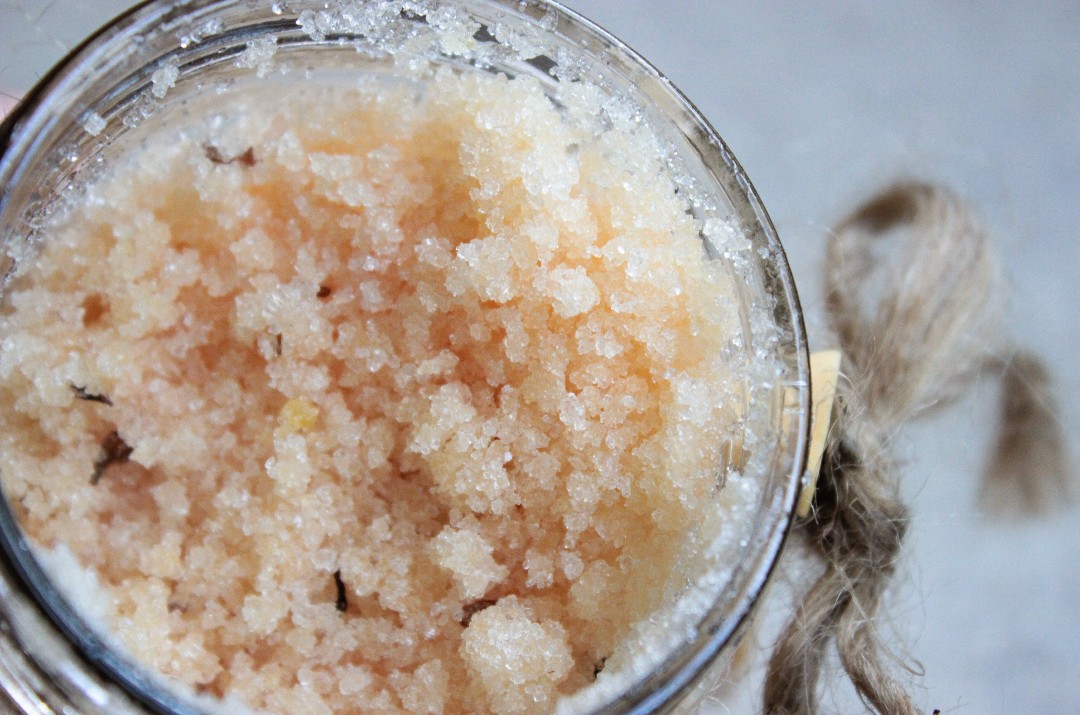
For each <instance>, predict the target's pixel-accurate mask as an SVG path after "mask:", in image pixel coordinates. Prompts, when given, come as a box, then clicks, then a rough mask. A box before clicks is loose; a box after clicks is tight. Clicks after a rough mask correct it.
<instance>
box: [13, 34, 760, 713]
mask: <svg viewBox="0 0 1080 715" xmlns="http://www.w3.org/2000/svg"><path fill="white" fill-rule="evenodd" d="M316 20H317V18H307V19H306V20H305V21H310V22H313V23H314V22H316ZM313 31H314V30H313ZM522 41H524V39H523V40H522ZM272 54H273V48H272V46H271V45H266V44H265V43H264V44H263V45H258V46H256V45H255V44H254V43H253V44H252V45H250V46H249V48H248V51H247V52H245V54H244V56H243V58H242V60H241V61H243V62H246V63H248V64H250V65H251V66H253V67H258V68H262V67H264V66H268V65H266V64H265V62H268V61H269V59H270V58H271V57H272ZM172 79H175V77H173V78H172ZM159 80H160V81H159ZM170 81H171V80H170V79H169V77H166V76H164V75H162V76H161V77H159V78H157V79H155V83H154V86H155V93H156V88H157V87H158V86H160V87H162V88H165V86H166V84H169V82H170ZM575 91H576V90H575ZM163 92H164V90H163ZM214 101H215V102H216V104H215V113H216V115H217V117H219V119H218V120H217V121H216V122H215V123H207V124H202V123H199V122H198V121H197V120H190V119H189V120H186V121H187V122H188V123H187V124H186V125H184V126H182V127H179V128H177V127H175V126H171V125H169V126H167V130H164V131H162V133H161V134H160V135H154V134H153V133H152V132H149V130H147V134H146V135H145V136H144V138H143V141H144V142H145V144H144V146H145V148H143V149H142V150H141V151H140V153H138V154H137V155H136V156H133V157H131V158H130V159H125V160H120V161H118V162H117V163H115V164H114V165H113V166H112V167H111V168H110V169H109V171H108V172H107V173H105V174H103V175H102V176H101V178H100V179H99V180H97V182H96V183H95V184H94V185H92V186H90V187H88V189H87V194H86V200H85V201H84V202H82V203H80V204H79V205H77V206H74V207H72V208H71V209H70V210H69V211H68V212H67V214H66V215H65V216H63V217H62V218H61V219H60V220H58V221H56V222H55V223H54V224H52V225H51V226H50V227H49V228H48V230H47V234H48V235H47V236H45V237H44V240H43V241H42V247H43V248H42V251H41V254H40V256H39V257H38V259H37V260H36V262H35V264H34V266H33V268H32V269H30V270H27V271H24V273H23V274H22V275H21V276H20V277H19V278H17V279H16V280H15V281H14V282H13V283H12V284H11V286H10V288H9V290H8V291H7V294H6V296H5V302H4V306H3V322H2V325H0V340H2V341H3V344H4V346H5V349H4V352H3V354H2V356H0V399H2V400H3V401H4V404H6V405H9V406H10V409H7V410H4V411H3V412H2V413H0V455H2V460H3V464H2V465H0V467H2V469H0V471H2V473H3V479H4V489H5V492H6V494H7V495H8V497H9V498H10V500H11V503H12V505H13V508H14V509H15V510H16V512H17V513H18V516H19V518H20V520H21V523H22V525H23V527H24V529H25V531H26V532H27V533H28V534H29V535H30V536H31V538H32V539H33V540H34V541H35V542H36V543H37V544H39V545H40V546H41V547H42V548H43V549H51V550H53V552H54V553H56V554H58V555H59V556H57V558H54V559H52V560H51V561H50V563H51V564H52V565H54V566H55V565H56V564H58V563H60V562H64V561H65V560H66V562H70V563H77V564H78V565H79V566H78V567H72V568H71V569H64V568H63V567H62V564H61V565H60V566H58V567H57V568H55V569H54V571H56V572H57V573H60V572H62V571H68V572H70V573H76V574H82V576H79V577H78V578H75V577H72V578H75V580H76V581H78V583H84V584H91V585H92V586H93V587H92V588H89V590H91V591H93V592H94V593H95V594H97V595H96V596H95V597H94V598H93V599H92V600H93V602H95V603H98V606H95V607H94V608H93V609H92V614H93V616H94V618H95V619H97V620H99V621H103V624H102V627H103V628H105V629H107V630H109V631H110V632H111V633H113V634H114V635H115V637H116V638H117V639H119V640H120V641H121V642H122V643H123V644H124V647H125V648H126V649H127V650H128V651H129V652H130V653H131V654H132V655H133V656H134V657H135V658H137V659H138V660H139V661H140V662H142V663H144V664H145V665H146V666H147V667H149V668H151V669H153V670H156V671H159V672H160V673H162V674H163V675H165V676H166V677H168V678H171V679H174V680H175V681H177V682H180V683H184V684H186V685H187V686H190V687H191V688H194V689H195V690H197V691H198V692H200V693H204V694H205V695H207V696H218V697H228V698H232V699H233V700H234V701H242V702H245V703H246V704H247V705H248V706H250V707H252V708H254V709H258V710H263V711H270V712H278V713H292V712H323V711H327V710H329V711H336V712H349V711H351V709H352V708H354V707H355V704H356V703H358V702H362V703H364V704H365V708H366V709H368V710H370V711H397V710H398V709H403V710H405V711H408V712H443V713H447V714H448V715H449V714H450V713H466V712H467V713H482V712H493V713H513V714H516V713H532V712H546V711H551V710H552V709H553V708H555V707H556V703H557V702H559V701H560V699H565V698H566V697H567V696H569V695H571V694H574V693H578V692H580V691H581V690H582V689H584V688H587V687H589V686H591V685H592V684H593V682H594V680H596V681H597V686H600V685H602V683H601V681H603V682H604V683H609V684H610V683H612V682H615V681H612V680H611V678H613V677H615V676H614V674H615V673H617V672H619V669H620V668H625V669H626V670H627V672H632V671H633V670H634V668H638V667H646V666H643V665H640V664H638V665H635V663H638V661H637V660H635V659H636V658H639V657H643V653H645V651H647V649H644V650H643V649H641V648H638V646H637V645H636V644H640V643H649V642H652V643H658V642H662V641H663V639H662V638H661V639H657V638H654V637H652V636H648V635H647V634H648V633H649V630H648V628H649V627H648V625H647V624H648V623H649V622H650V620H649V619H650V617H651V614H655V613H656V612H657V609H658V608H659V607H660V606H661V605H662V604H663V603H665V601H666V600H670V599H671V598H673V596H674V595H677V592H678V591H679V588H680V584H682V583H685V582H686V579H687V578H688V575H689V574H691V573H692V572H693V571H694V569H695V568H696V566H695V565H694V564H695V563H697V562H693V561H692V560H688V557H687V554H688V553H693V552H694V551H695V550H697V549H698V547H699V546H700V550H701V551H707V550H708V545H709V544H712V543H713V542H714V541H715V540H716V539H717V534H718V533H719V531H720V528H719V527H718V526H715V525H716V524H717V523H719V522H723V520H724V518H725V517H724V516H723V513H722V512H719V511H718V510H719V509H720V507H719V506H718V504H720V503H721V502H718V497H717V484H718V481H719V479H720V474H721V472H722V470H723V468H724V466H723V465H725V464H726V462H725V455H727V454H728V453H729V441H730V440H731V439H732V436H733V431H732V425H733V424H734V423H736V422H737V421H738V420H739V419H740V417H741V412H740V409H741V408H740V407H739V405H740V404H741V397H740V395H739V394H737V393H733V391H732V390H733V388H731V387H730V385H731V384H732V383H733V382H737V381H733V380H731V379H730V378H729V376H728V372H729V368H728V367H727V365H726V364H725V362H724V358H723V357H722V356H723V355H724V354H725V349H726V347H727V346H728V344H729V341H731V340H732V338H734V337H736V336H737V332H736V331H737V329H738V325H739V321H738V315H737V312H736V310H735V309H734V308H733V307H731V306H734V305H735V300H734V298H733V297H732V296H733V293H734V288H733V286H732V285H731V279H730V278H729V277H728V273H726V272H725V268H724V266H723V265H721V264H719V263H714V262H710V261H708V260H706V258H705V254H704V250H703V246H702V242H701V239H700V237H699V228H700V227H699V225H698V223H697V222H696V220H695V219H694V218H692V216H691V215H689V213H688V212H687V205H686V204H685V202H684V200H683V199H682V198H680V196H679V195H678V193H677V192H676V191H675V187H674V185H673V184H672V182H671V181H670V180H669V179H667V178H666V176H667V173H666V170H665V168H664V164H663V161H662V159H661V157H660V156H659V155H658V154H657V153H656V151H655V150H654V149H653V148H652V145H651V144H650V143H649V142H648V141H644V140H643V139H641V137H640V136H639V134H640V133H639V132H637V131H636V130H634V129H633V128H632V127H631V125H632V122H626V125H627V128H626V130H625V131H624V130H619V129H616V130H610V131H608V132H597V131H595V129H596V127H595V123H594V120H592V119H591V117H592V115H577V114H574V112H573V110H572V108H571V109H566V110H564V111H562V112H561V113H560V111H559V110H557V109H556V108H555V105H554V104H553V103H552V102H551V101H550V100H549V99H548V98H547V97H546V96H545V95H544V93H543V92H542V91H541V89H540V86H539V85H538V84H536V83H535V82H533V81H531V80H527V79H520V80H514V81H509V80H507V79H506V78H504V77H500V76H480V75H476V76H473V75H464V76H463V75H457V74H453V73H451V72H448V71H442V72H440V73H439V74H438V75H437V76H436V77H434V78H433V79H432V80H431V81H430V82H427V83H424V84H422V85H407V84H404V83H400V82H399V83H385V84H382V83H379V82H367V83H364V84H362V85H361V86H360V87H359V88H353V89H343V88H334V87H332V86H330V85H320V84H319V83H318V82H315V81H312V82H310V83H309V85H308V86H307V87H306V88H304V89H303V90H291V91H290V92H289V93H287V94H286V93H275V92H274V91H273V89H272V88H271V89H269V90H267V89H257V88H254V87H250V88H245V87H244V86H243V85H239V86H238V88H237V89H234V90H233V91H231V92H229V93H226V94H222V95H220V96H217V97H215V99H214ZM572 104H573V102H570V100H569V99H568V100H567V105H566V106H571V105H572ZM579 104H580V106H581V107H585V108H586V109H588V107H589V106H590V105H589V104H588V103H587V102H584V101H582V102H579ZM588 111H592V110H591V109H588ZM192 115H193V116H195V113H192ZM146 126H147V127H149V126H150V124H149V123H148V124H147V125H146ZM729 482H730V480H729ZM729 486H730V483H729ZM720 494H721V495H722V496H723V498H724V499H727V500H728V501H729V502H731V503H732V504H733V506H732V507H731V509H730V511H731V513H734V512H735V511H737V510H738V509H739V508H741V505H745V504H748V503H752V501H753V499H754V494H753V493H752V492H750V493H747V494H743V493H742V492H737V493H734V494H735V496H728V495H729V490H728V489H725V490H722V491H720ZM740 500H741V501H740ZM721 501H722V500H721ZM724 503H727V502H724ZM725 508H726V507H725ZM740 518H742V519H747V518H749V517H748V516H746V515H742V516H741V517H740ZM714 527H715V528H714ZM69 580H70V579H69ZM78 588H79V589H81V590H86V589H83V588H82V587H81V586H79V587H78ZM102 604H105V605H102ZM655 622H660V621H659V620H656V621H655ZM643 624H645V625H643ZM679 628H683V626H679ZM683 632H684V631H683V630H677V631H672V632H671V633H672V634H675V635H671V634H669V635H671V637H672V638H676V639H677V637H681V635H682V633H683ZM643 634H644V635H643ZM649 638H652V640H651V641H650V640H649ZM627 644H630V645H627ZM604 663H606V665H604V666H603V672H602V673H601V676H600V677H599V678H597V676H596V671H597V669H598V667H600V666H598V664H604ZM612 687H614V686H612Z"/></svg>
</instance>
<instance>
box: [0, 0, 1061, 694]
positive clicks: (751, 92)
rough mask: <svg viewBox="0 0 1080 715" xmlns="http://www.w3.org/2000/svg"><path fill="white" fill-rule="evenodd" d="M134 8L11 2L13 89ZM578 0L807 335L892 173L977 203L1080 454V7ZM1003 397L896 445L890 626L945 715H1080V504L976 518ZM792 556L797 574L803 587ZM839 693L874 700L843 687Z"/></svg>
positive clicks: (6, 39) (0, 0) (764, 641)
mask: <svg viewBox="0 0 1080 715" xmlns="http://www.w3.org/2000/svg"><path fill="white" fill-rule="evenodd" d="M267 2H269V0H267ZM127 4H128V3H127V2H125V1H124V0H105V1H96V2H91V0H74V1H72V2H63V1H60V2H57V1H53V2H46V1H44V0H18V1H13V0H0V90H3V91H5V92H9V93H13V94H17V93H18V92H20V91H23V90H25V89H26V88H27V87H28V86H29V85H30V84H31V83H32V82H33V81H34V80H35V78H36V77H38V76H40V74H41V73H42V72H43V71H44V70H45V69H46V68H47V67H48V66H49V65H50V64H51V63H52V62H53V61H55V60H56V59H57V58H58V57H59V56H60V55H61V54H62V53H63V51H64V50H65V49H66V48H68V47H70V46H72V45H73V44H74V43H75V42H77V41H78V39H79V38H81V37H82V36H84V35H85V34H87V33H88V32H89V31H90V30H91V29H92V28H94V27H96V26H97V25H98V24H100V23H101V22H102V21H104V20H105V19H107V18H108V17H110V16H111V15H113V14H115V13H116V12H117V11H119V10H120V9H122V8H123V7H125V6H126V5H127ZM571 4H572V6H573V7H574V8H575V9H577V10H578V11H579V12H581V13H583V14H584V15H586V16H588V17H590V18H591V19H593V20H595V21H596V22H598V23H599V24H600V25H602V26H604V27H606V28H607V29H608V30H610V31H611V32H613V33H614V34H615V35H617V36H618V37H620V38H621V39H623V40H624V41H625V42H627V43H628V44H630V45H631V46H632V47H634V48H635V49H636V50H638V51H639V52H640V53H641V54H643V55H644V56H645V57H647V58H648V59H650V60H651V61H652V62H653V63H654V64H655V65H656V66H657V67H658V68H660V69H661V70H662V71H663V72H665V73H666V74H667V75H668V76H669V77H670V78H671V79H672V80H673V81H674V82H675V84H676V85H677V86H679V87H680V88H681V89H682V90H683V92H684V93H686V94H687V95H688V96H689V97H690V98H691V100H692V101H693V102H694V103H696V104H697V105H698V107H699V108H700V109H701V110H702V111H703V112H704V114H705V115H706V116H707V117H709V119H710V120H711V122H712V123H713V125H714V126H715V127H716V128H717V129H718V131H719V132H720V134H721V135H723V136H724V138H725V139H726V140H727V141H728V143H729V144H730V145H731V147H732V148H733V150H734V151H735V154H736V155H737V156H738V157H739V159H740V160H741V162H742V163H743V165H744V166H745V168H746V170H747V172H748V173H749V175H750V177H751V178H752V179H753V181H754V183H755V184H756V186H757V188H758V190H759V192H760V194H761V196H762V198H763V200H764V202H765V205H766V206H767V207H768V209H769V211H770V213H771V215H772V217H773V220H774V221H775V223H776V226H777V228H778V230H779V232H780V236H781V238H782V240H783V241H784V244H785V246H786V247H787V249H788V252H789V257H790V259H791V263H792V267H793V271H794V273H795V278H796V281H797V283H798V285H799V288H800V292H801V294H802V297H803V301H804V306H805V309H806V311H807V317H808V321H809V322H810V324H811V328H812V332H816V333H819V332H820V330H819V329H820V327H821V325H823V322H824V321H823V315H822V304H821V297H820V296H821V291H820V285H819V284H820V274H821V255H822V250H823V246H824V236H825V234H826V231H827V229H828V226H830V225H831V224H832V223H833V222H835V221H836V220H837V219H838V218H839V217H840V216H842V215H843V214H844V212H845V211H846V210H848V209H850V208H851V207H852V206H853V205H854V204H855V203H856V202H857V201H858V200H859V199H860V198H863V197H865V196H867V195H868V194H869V193H870V192H872V191H873V190H874V189H876V188H879V187H881V186H883V185H884V184H886V183H888V182H889V181H890V180H893V179H896V178H922V179H931V180H935V181H940V182H943V183H945V184H948V185H949V186H951V187H953V188H954V189H955V190H957V191H958V192H959V193H960V194H961V195H963V196H965V197H966V198H968V199H969V200H970V201H971V203H972V204H973V205H974V206H975V207H976V208H977V210H978V211H979V212H980V213H981V214H982V215H983V216H984V217H985V219H986V221H987V224H988V225H989V227H990V229H991V231H992V233H993V235H994V239H995V242H996V244H997V246H998V247H999V249H1000V252H1001V255H1002V257H1003V259H1004V262H1005V265H1006V266H1007V270H1008V273H1009V275H1010V277H1011V279H1012V283H1013V286H1014V290H1013V296H1012V305H1013V307H1012V312H1011V320H1010V330H1011V331H1013V333H1014V335H1015V336H1016V339H1017V340H1018V341H1019V342H1020V343H1021V344H1022V345H1024V346H1025V347H1027V348H1029V349H1033V350H1036V351H1038V352H1041V353H1042V354H1043V355H1044V356H1045V357H1046V358H1047V360H1048V362H1049V363H1050V365H1051V366H1052V368H1053V370H1054V371H1055V373H1056V376H1057V379H1058V384H1059V388H1060V399H1061V402H1062V406H1063V421H1064V424H1065V427H1066V432H1067V434H1069V435H1070V437H1071V438H1072V439H1073V440H1074V441H1075V438H1076V437H1077V436H1078V435H1080V429H1078V427H1080V407H1078V405H1077V404H1076V399H1077V397H1078V396H1080V337H1078V336H1080V332H1078V331H1077V329H1076V327H1077V318H1076V311H1077V308H1078V306H1080V235H1078V232H1080V2H1077V1H1076V0H1063V1H1062V2H1058V3H1051V2H1035V3H1029V2H1003V1H1001V0H997V1H994V2H978V1H975V0H970V1H968V2H952V3H943V2H926V1H923V2H904V3H889V4H884V3H878V2H870V1H869V0H862V1H860V0H843V1H839V2H832V3H829V4H827V5H826V4H821V5H811V4H809V3H799V4H796V3H787V2H780V1H779V0H776V1H774V2H767V3H753V4H751V3H743V2H734V1H732V2H716V1H712V2H710V1H707V0H679V1H675V0H672V1H670V2H660V1H659V0H619V1H616V0H574V1H573V2H571ZM813 347H823V346H820V345H814V346H813ZM996 400H997V392H996V385H995V384H994V382H993V381H992V380H989V379H987V380H984V381H983V382H982V383H981V384H979V385H978V386H977V389H976V391H975V393H974V395H973V396H972V397H969V398H967V399H965V400H964V401H962V402H961V403H960V404H959V405H957V406H956V407H954V408H953V409H951V410H949V411H948V412H945V413H943V414H940V415H938V416H936V417H934V418H933V420H932V421H931V422H930V423H928V424H920V425H916V426H914V427H913V428H911V429H910V430H908V431H905V432H904V433H903V434H901V435H898V441H897V446H898V448H899V451H900V453H901V456H902V457H903V458H904V460H905V479H906V483H905V492H906V494H907V495H908V496H909V497H910V499H911V500H912V502H913V504H914V509H915V511H914V522H913V524H912V527H911V538H910V541H909V544H908V547H907V550H906V553H905V555H904V562H903V565H902V574H901V576H900V578H899V579H898V582H897V584H896V588H895V589H894V592H893V595H892V598H891V601H890V604H889V613H888V626H889V631H890V633H892V634H894V635H893V641H892V642H893V643H894V644H895V647H896V649H897V651H898V652H900V653H901V654H905V655H907V656H909V657H910V658H912V659H915V660H917V661H918V662H919V663H920V664H921V668H922V670H923V671H924V674H923V675H921V676H911V681H910V682H911V683H912V687H913V689H914V692H915V694H916V699H917V701H918V703H919V704H920V705H921V706H922V707H924V708H926V709H927V710H928V711H929V710H931V709H934V708H939V709H941V710H942V712H943V713H953V712H956V713H972V714H975V715H977V714H980V713H1008V714H1009V715H1013V714H1015V713H1080V566H1078V562H1080V513H1078V510H1077V509H1076V508H1074V507H1066V508H1064V509H1063V510H1062V511H1061V512H1059V513H1058V514H1057V515H1055V516H1052V517H1050V518H1047V519H1043V520H1040V521H1034V522H1017V521H1005V522H1002V521H1000V520H995V519H992V518H990V517H988V516H986V515H984V514H982V513H980V512H979V510H978V509H977V508H976V506H975V501H974V498H975V494H976V485H977V481H978V477H979V473H980V470H981V468H982V463H983V460H984V459H985V453H986V450H987V447H988V445H989V441H990V438H991V434H992V431H993V426H994V412H995V410H996V404H997V403H996ZM1073 455H1074V457H1075V455H1076V448H1075V445H1074V448H1073ZM795 555H797V554H789V558H788V559H787V561H786V562H785V564H784V571H783V572H782V573H781V585H785V584H787V585H791V584H793V583H794V582H795V578H794V576H793V575H792V574H793V573H794V571H795V570H796V567H797V565H798V564H797V563H795V562H796V559H795V558H791V557H793V556H795ZM782 590H783V589H781V591H782ZM782 608H783V604H782V603H781V601H780V599H775V600H774V602H773V603H772V604H771V613H772V614H773V615H772V616H771V617H770V618H768V619H767V622H766V626H765V628H764V629H763V630H762V632H761V633H760V634H759V635H758V638H757V642H756V643H755V644H754V645H753V648H754V653H755V660H756V662H757V663H758V665H757V666H756V667H755V669H753V670H751V673H750V675H749V676H748V677H747V678H746V679H745V681H744V682H743V683H742V684H741V685H740V686H738V687H737V688H736V689H735V692H733V693H731V694H729V696H728V697H729V699H728V700H727V701H726V702H723V703H713V704H712V705H710V712H716V713H726V712H735V713H748V712H752V711H753V709H754V703H755V702H756V698H757V693H758V690H759V688H760V682H761V681H760V676H761V673H760V663H761V661H762V660H763V658H764V656H765V653H766V651H767V650H768V646H769V641H770V638H771V633H772V631H773V630H774V627H773V626H774V625H775V622H777V621H778V619H779V616H778V615H777V614H778V613H779V612H780V611H781V610H782ZM827 697H828V699H829V700H830V702H833V703H834V704H835V706H836V709H837V710H839V711H840V712H859V711H861V710H862V708H861V706H860V705H859V704H858V701H857V700H856V699H855V698H854V696H853V695H852V693H851V692H850V691H849V689H848V688H846V687H844V686H843V685H842V684H834V685H832V686H830V687H829V688H828V693H827Z"/></svg>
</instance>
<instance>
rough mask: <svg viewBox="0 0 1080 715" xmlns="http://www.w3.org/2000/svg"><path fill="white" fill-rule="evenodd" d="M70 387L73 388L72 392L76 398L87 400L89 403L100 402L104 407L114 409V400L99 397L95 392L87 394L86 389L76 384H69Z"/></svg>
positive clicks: (103, 396)
mask: <svg viewBox="0 0 1080 715" xmlns="http://www.w3.org/2000/svg"><path fill="white" fill-rule="evenodd" d="M68 386H70V387H71V390H72V392H74V393H75V397H77V398H79V399H80V400H86V401H87V402H100V403H101V404H103V405H109V406H110V407H112V400H110V399H109V398H108V396H107V395H97V394H94V393H93V392H87V390H86V388H85V387H79V386H78V385H76V384H75V383H74V382H69V383H68Z"/></svg>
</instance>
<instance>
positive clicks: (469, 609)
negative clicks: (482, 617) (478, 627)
mask: <svg viewBox="0 0 1080 715" xmlns="http://www.w3.org/2000/svg"><path fill="white" fill-rule="evenodd" d="M494 605H495V601H494V600H492V599H490V598H481V599H480V600H479V601H473V602H472V603H466V604H465V607H464V608H462V609H461V620H460V621H458V622H459V623H460V624H461V625H463V626H465V627H466V628H468V627H469V623H471V622H472V617H473V616H475V615H476V614H477V613H479V612H480V611H482V610H484V609H485V608H490V607H491V606H494Z"/></svg>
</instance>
